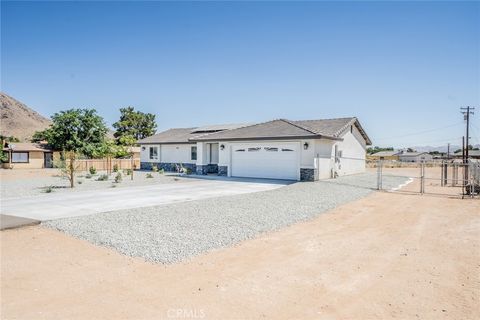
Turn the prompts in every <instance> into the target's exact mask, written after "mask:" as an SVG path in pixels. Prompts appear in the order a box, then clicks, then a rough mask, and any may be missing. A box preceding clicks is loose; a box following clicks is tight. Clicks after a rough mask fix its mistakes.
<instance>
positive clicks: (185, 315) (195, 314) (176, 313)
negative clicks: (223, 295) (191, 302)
mask: <svg viewBox="0 0 480 320" xmlns="http://www.w3.org/2000/svg"><path fill="white" fill-rule="evenodd" d="M167 317H168V318H169V319H203V318H205V311H204V310H203V309H195V308H176V309H168V311H167Z"/></svg>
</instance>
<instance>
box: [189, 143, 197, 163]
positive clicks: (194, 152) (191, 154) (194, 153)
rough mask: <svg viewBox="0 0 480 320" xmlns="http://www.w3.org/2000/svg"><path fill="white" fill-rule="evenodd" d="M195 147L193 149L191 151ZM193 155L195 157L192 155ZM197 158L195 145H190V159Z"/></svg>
mask: <svg viewBox="0 0 480 320" xmlns="http://www.w3.org/2000/svg"><path fill="white" fill-rule="evenodd" d="M194 149H195V151H193V150H194ZM193 155H195V157H194V156H193ZM197 159H198V149H197V146H191V147H190V160H193V161H197Z"/></svg>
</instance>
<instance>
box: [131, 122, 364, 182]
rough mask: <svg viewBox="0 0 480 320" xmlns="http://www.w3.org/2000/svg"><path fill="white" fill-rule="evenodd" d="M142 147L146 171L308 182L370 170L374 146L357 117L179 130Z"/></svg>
mask: <svg viewBox="0 0 480 320" xmlns="http://www.w3.org/2000/svg"><path fill="white" fill-rule="evenodd" d="M138 143H139V144H140V146H141V154H140V161H141V168H142V169H151V167H152V166H158V167H159V168H163V169H164V170H166V171H173V170H175V168H176V166H177V165H179V164H182V165H183V166H185V167H188V168H190V169H191V170H192V171H193V172H196V173H197V174H217V175H222V176H229V177H251V178H270V179H287V180H302V181H313V180H318V179H325V178H331V177H336V176H341V175H347V174H353V173H359V172H363V171H365V150H366V146H367V145H371V141H370V139H369V137H368V136H367V134H366V133H365V131H364V130H363V128H362V126H361V125H360V123H359V121H358V120H357V118H353V117H352V118H341V119H326V120H305V121H290V120H285V119H279V120H272V121H268V122H264V123H258V124H253V125H252V124H249V125H245V124H244V125H242V124H240V125H216V126H207V127H199V128H177V129H170V130H167V131H164V132H161V133H158V134H156V135H153V136H151V137H148V138H145V139H142V140H140V141H138Z"/></svg>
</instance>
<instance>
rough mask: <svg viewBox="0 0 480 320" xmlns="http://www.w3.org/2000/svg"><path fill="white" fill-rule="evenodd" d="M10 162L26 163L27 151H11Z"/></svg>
mask: <svg viewBox="0 0 480 320" xmlns="http://www.w3.org/2000/svg"><path fill="white" fill-rule="evenodd" d="M12 162H13V163H28V162H29V155H28V152H12Z"/></svg>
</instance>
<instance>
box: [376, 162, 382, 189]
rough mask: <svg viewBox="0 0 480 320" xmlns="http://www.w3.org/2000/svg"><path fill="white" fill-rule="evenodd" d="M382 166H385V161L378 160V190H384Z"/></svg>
mask: <svg viewBox="0 0 480 320" xmlns="http://www.w3.org/2000/svg"><path fill="white" fill-rule="evenodd" d="M382 167H383V161H382V160H378V162H377V190H382Z"/></svg>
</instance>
